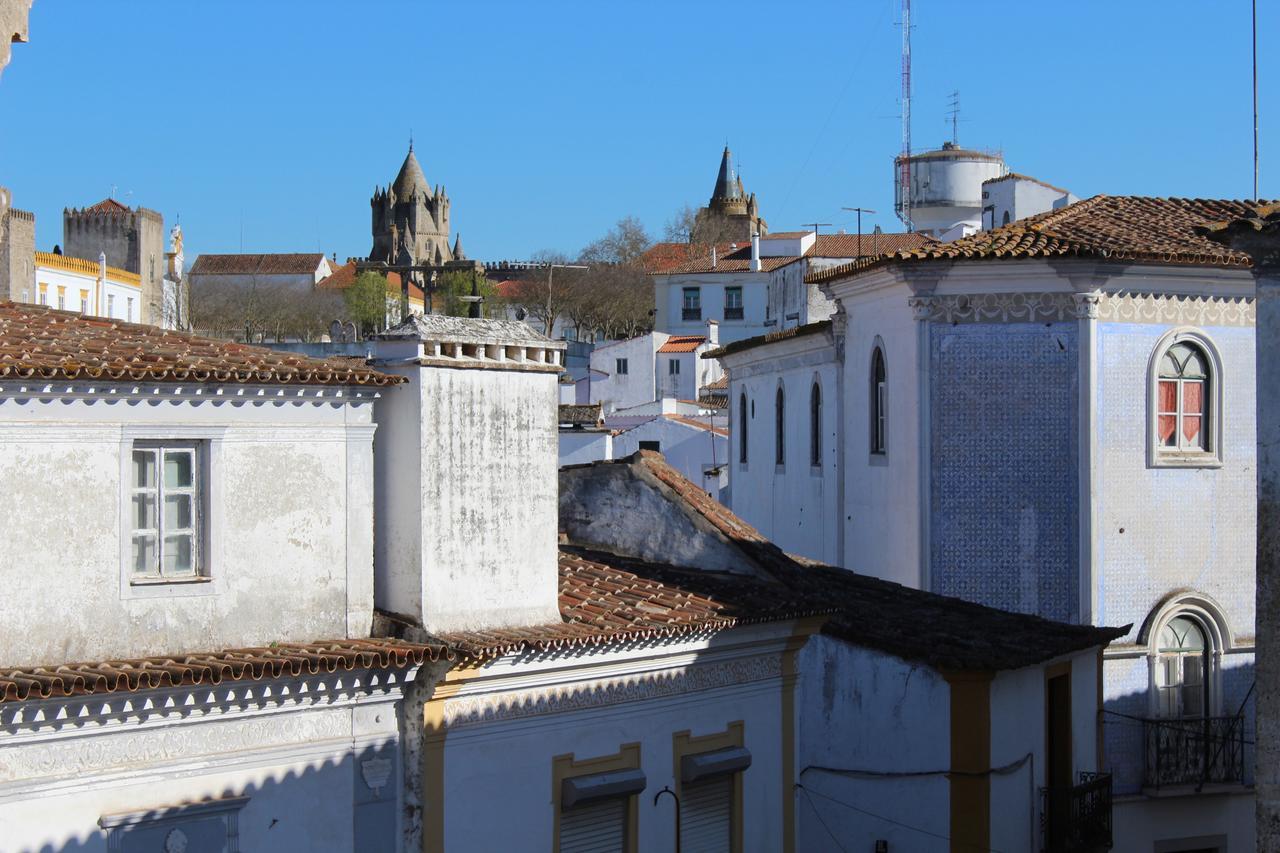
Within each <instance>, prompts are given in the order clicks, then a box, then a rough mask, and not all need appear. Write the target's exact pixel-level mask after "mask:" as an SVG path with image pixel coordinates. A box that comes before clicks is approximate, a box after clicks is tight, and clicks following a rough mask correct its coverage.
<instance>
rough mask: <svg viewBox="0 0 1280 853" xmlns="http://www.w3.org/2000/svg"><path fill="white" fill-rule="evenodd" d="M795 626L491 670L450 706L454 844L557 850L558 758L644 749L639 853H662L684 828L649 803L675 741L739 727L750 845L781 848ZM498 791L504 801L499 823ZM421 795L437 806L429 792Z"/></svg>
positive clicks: (448, 830)
mask: <svg viewBox="0 0 1280 853" xmlns="http://www.w3.org/2000/svg"><path fill="white" fill-rule="evenodd" d="M786 630H787V626H785V625H776V624H775V625H769V626H758V627H757V628H751V629H742V630H734V631H731V632H727V633H726V634H722V635H720V636H718V637H716V638H713V639H711V640H708V641H701V642H681V643H662V644H660V645H659V646H658V647H656V648H652V649H646V650H640V649H633V650H629V651H611V652H607V653H603V654H595V653H593V654H591V655H584V656H580V657H577V658H571V659H565V658H562V659H560V660H559V661H556V662H546V663H542V664H532V665H519V666H517V665H512V664H509V663H508V662H505V661H500V662H498V663H497V664H495V665H493V666H491V667H487V668H486V671H485V673H483V675H484V676H485V679H484V680H480V681H477V682H475V683H474V684H472V685H467V686H464V687H462V689H461V690H460V691H459V693H458V695H457V696H456V697H455V698H452V699H448V700H446V702H445V710H444V715H445V723H446V727H447V734H446V738H445V742H444V750H445V753H444V764H445V773H444V778H445V781H446V787H445V789H444V790H443V791H442V792H440V794H439V795H440V796H441V797H442V798H443V808H444V814H445V825H444V847H445V849H447V850H527V851H550V850H552V849H553V848H552V837H553V832H554V820H555V814H554V807H553V805H552V803H553V792H552V790H551V783H552V767H553V759H554V758H555V757H556V756H560V755H568V754H572V755H573V756H574V757H575V759H577V760H579V761H581V760H583V759H590V758H595V757H599V756H606V755H614V754H616V753H617V752H618V751H619V749H620V747H621V746H623V745H624V744H630V743H639V744H640V751H641V769H642V770H643V771H644V773H645V776H646V785H645V788H644V790H643V791H642V792H641V793H640V794H638V795H637V807H638V816H639V837H638V842H639V844H638V851H639V853H660V852H661V853H666V851H669V850H671V849H672V845H673V838H674V832H675V826H674V814H673V809H672V804H671V800H670V798H668V797H663V798H662V799H661V800H659V801H658V804H657V805H655V804H654V801H653V798H654V795H655V794H656V793H657V792H658V791H660V790H661V789H662V788H663V787H664V786H671V787H672V788H674V787H675V786H676V779H677V777H678V774H679V769H678V768H676V767H673V755H672V750H673V740H672V736H673V735H674V734H675V733H677V732H681V731H689V732H691V733H692V734H693V735H694V736H699V735H708V734H714V733H719V732H723V731H725V730H726V729H727V728H728V726H729V724H730V723H733V722H736V721H741V722H742V723H743V734H744V745H745V746H746V748H747V749H748V750H749V751H750V752H751V767H750V768H749V769H747V770H746V771H744V773H743V818H744V837H745V845H744V850H745V851H748V853H773V851H777V850H781V849H782V798H783V796H784V791H785V790H786V789H787V788H788V787H789V786H788V785H786V784H785V783H784V780H783V778H782V763H781V762H782V741H781V738H780V737H779V732H780V731H781V726H782V718H781V708H782V701H781V678H780V676H781V664H780V652H781V639H780V638H781V637H783V636H785V632H786ZM768 638H778V639H776V640H768ZM766 642H767V643H768V644H767V645H764V646H760V645H757V644H760V643H766ZM735 647H736V648H735ZM722 649H723V651H721V650H722ZM570 684H571V685H572V687H573V689H572V690H571V691H570V690H566V689H564V686H567V685H570ZM513 779H519V780H520V784H519V785H512V784H511V780H513ZM428 784H429V783H428ZM495 791H501V792H502V795H501V799H502V804H501V819H495V814H496V813H495V811H494V808H495V800H494V792H495ZM424 798H425V799H426V800H427V801H428V808H430V803H431V802H432V801H433V799H434V797H433V794H432V792H431V791H430V790H428V791H427V792H426V794H425V797H424ZM801 849H806V848H801Z"/></svg>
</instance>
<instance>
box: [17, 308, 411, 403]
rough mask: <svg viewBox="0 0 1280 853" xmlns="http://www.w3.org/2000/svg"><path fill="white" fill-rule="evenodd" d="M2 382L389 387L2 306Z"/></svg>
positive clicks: (225, 344) (296, 361) (318, 365)
mask: <svg viewBox="0 0 1280 853" xmlns="http://www.w3.org/2000/svg"><path fill="white" fill-rule="evenodd" d="M0 378H19V379H26V378H37V379H83V378H88V379H107V380H120V381H126V382H129V381H133V382H144V381H145V382H201V383H219V382H243V383H252V384H270V385H375V386H384V385H393V384H396V383H398V382H402V381H404V379H403V378H402V377H399V376H393V375H390V374H386V373H380V372H378V371H376V370H372V369H370V368H368V367H365V366H364V365H363V364H361V363H360V362H355V361H351V360H337V359H318V358H307V357H306V356H301V355H296V354H294V353H288V352H276V351H274V350H269V349H265V348H263V347H255V346H250V345H248V344H239V343H235V342H233V341H220V340H213V339H211V338H201V337H197V336H195V335H191V334H187V333H185V332H175V331H170V330H167V329H161V328H158V327H156V326H144V325H140V324H137V323H125V322H122V321H120V320H112V319H108V318H104V317H87V316H82V315H80V314H74V313H72V312H69V311H57V310H55V309H53V308H46V307H44V306H40V305H26V304H20V303H16V302H0Z"/></svg>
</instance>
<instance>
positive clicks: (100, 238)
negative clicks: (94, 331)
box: [62, 198, 165, 326]
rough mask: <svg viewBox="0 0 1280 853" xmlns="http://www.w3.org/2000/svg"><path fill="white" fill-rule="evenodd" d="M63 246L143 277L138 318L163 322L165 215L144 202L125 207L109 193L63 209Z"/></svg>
mask: <svg viewBox="0 0 1280 853" xmlns="http://www.w3.org/2000/svg"><path fill="white" fill-rule="evenodd" d="M62 251H63V253H64V254H66V255H68V256H70V257H73V258H84V259H86V260H91V261H96V260H97V259H98V256H99V255H104V254H105V255H106V256H107V264H108V265H110V266H113V267H118V268H120V269H122V270H127V271H129V272H132V273H137V274H138V275H139V276H141V277H142V311H141V314H140V319H141V321H142V322H143V323H150V324H151V325H153V326H159V325H161V324H162V323H163V322H164V285H163V279H164V273H165V252H164V218H163V217H162V216H161V215H160V214H159V213H157V212H156V211H154V210H148V209H147V208H145V207H127V206H125V205H123V204H121V203H120V202H118V201H116V200H115V199H113V198H106V199H103V200H102V201H100V202H98V203H97V204H94V205H90V206H89V207H84V208H74V207H72V208H64V209H63V211H62Z"/></svg>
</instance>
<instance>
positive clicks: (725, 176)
mask: <svg viewBox="0 0 1280 853" xmlns="http://www.w3.org/2000/svg"><path fill="white" fill-rule="evenodd" d="M711 197H712V198H713V199H716V198H724V199H729V198H742V193H741V192H739V185H738V182H737V181H736V180H735V176H734V174H733V154H731V153H730V152H729V146H728V145H726V146H725V147H724V156H723V157H721V158H720V174H719V175H718V176H716V189H715V192H713V193H712V194H711Z"/></svg>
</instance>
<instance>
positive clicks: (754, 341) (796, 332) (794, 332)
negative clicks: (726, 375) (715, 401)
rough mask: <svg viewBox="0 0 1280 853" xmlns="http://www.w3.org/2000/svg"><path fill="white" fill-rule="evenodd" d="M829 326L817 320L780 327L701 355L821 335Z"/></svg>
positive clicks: (722, 354) (721, 354)
mask: <svg viewBox="0 0 1280 853" xmlns="http://www.w3.org/2000/svg"><path fill="white" fill-rule="evenodd" d="M830 328H831V321H830V320H819V321H818V322H816V323H805V324H804V325H803V326H792V327H791V328H790V329H782V330H781V331H778V332H766V333H765V334H763V335H756V336H755V337H754V338H744V339H742V340H740V341H733V342H732V343H727V344H725V345H724V346H722V347H720V348H718V349H713V350H711V351H710V352H704V353H703V354H702V357H703V358H720V357H722V356H726V355H732V354H733V353H735V352H742V351H743V350H749V349H755V348H756V347H759V346H764V345H765V344H772V343H777V342H778V341H786V340H790V339H791V338H803V337H805V336H807V335H821V334H823V333H825V332H826V331H827V330H828V329H830ZM726 381H727V379H726ZM725 387H726V388H727V387H728V386H727V385H726V386H725Z"/></svg>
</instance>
